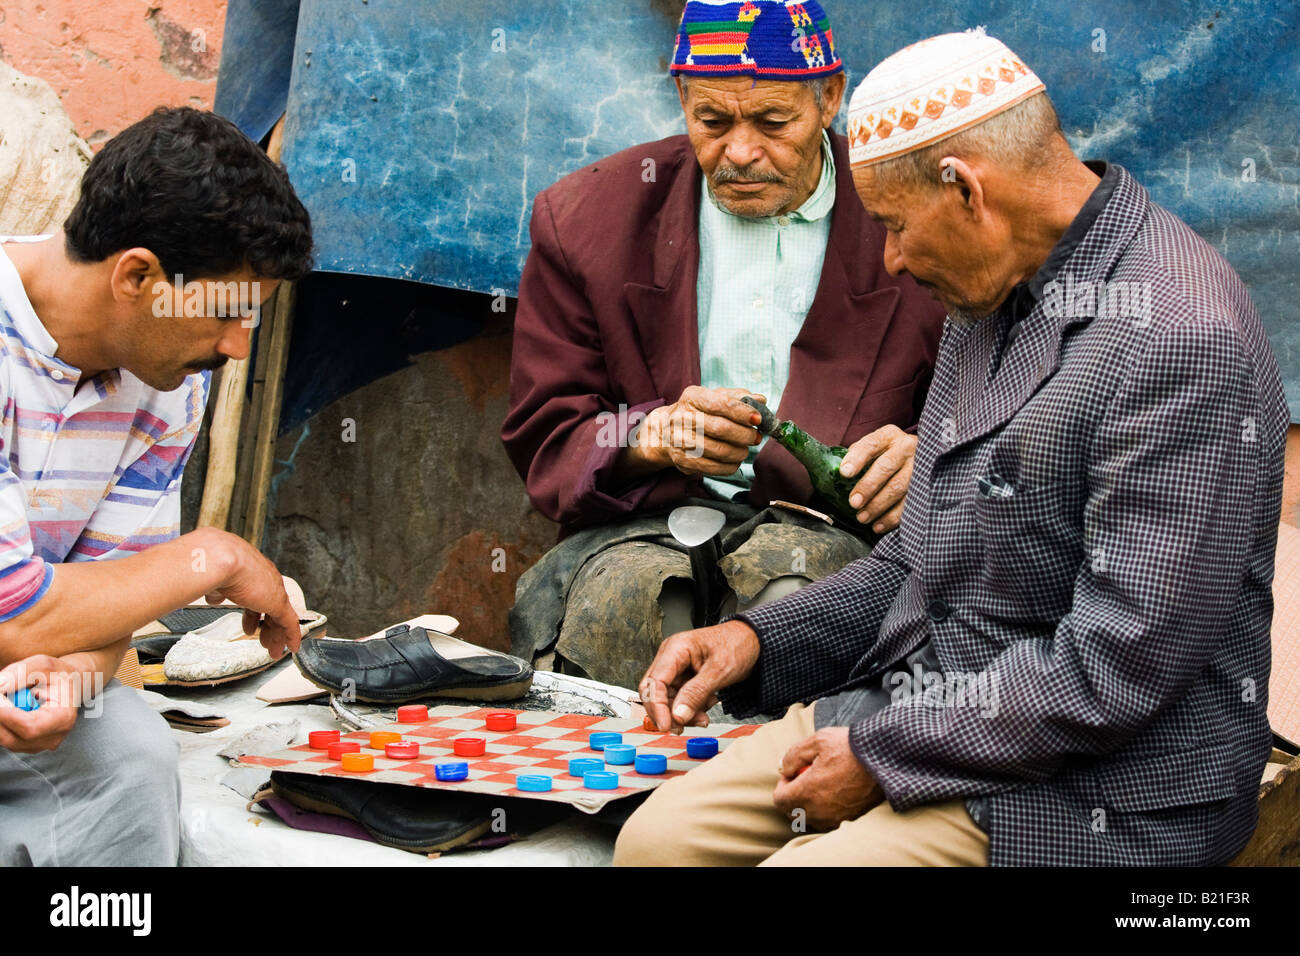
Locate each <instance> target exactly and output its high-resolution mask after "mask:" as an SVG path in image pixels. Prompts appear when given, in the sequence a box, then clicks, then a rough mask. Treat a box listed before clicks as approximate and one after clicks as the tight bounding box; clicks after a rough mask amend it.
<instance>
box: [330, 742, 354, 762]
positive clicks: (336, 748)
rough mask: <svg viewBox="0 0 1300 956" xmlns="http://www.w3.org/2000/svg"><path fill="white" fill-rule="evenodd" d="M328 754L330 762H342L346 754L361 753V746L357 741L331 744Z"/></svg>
mask: <svg viewBox="0 0 1300 956" xmlns="http://www.w3.org/2000/svg"><path fill="white" fill-rule="evenodd" d="M327 753H329V757H330V760H342V759H343V755H344V754H359V753H361V745H360V744H359V743H357V742H356V741H355V740H340V741H339V742H338V743H333V744H330V746H329V750H328V751H327Z"/></svg>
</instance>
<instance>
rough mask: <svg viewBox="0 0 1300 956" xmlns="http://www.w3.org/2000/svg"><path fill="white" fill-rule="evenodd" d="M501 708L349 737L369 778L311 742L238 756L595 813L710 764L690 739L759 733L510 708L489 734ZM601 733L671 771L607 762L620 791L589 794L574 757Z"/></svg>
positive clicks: (726, 739)
mask: <svg viewBox="0 0 1300 956" xmlns="http://www.w3.org/2000/svg"><path fill="white" fill-rule="evenodd" d="M501 710H502V708H500V707H455V706H450V705H447V706H441V707H432V708H430V709H429V719H428V720H426V721H424V722H422V723H418V724H402V723H393V724H384V725H382V726H372V727H367V728H366V729H365V730H358V731H354V732H353V733H348V734H344V735H343V736H342V739H343V740H355V741H356V742H357V743H359V744H361V752H362V753H365V754H371V755H373V756H374V758H375V768H374V770H371V771H367V772H365V773H356V772H351V771H346V770H344V769H343V768H342V766H341V765H340V763H339V761H337V760H331V759H330V758H329V756H328V755H327V754H326V753H325V752H324V751H321V750H312V749H311V747H309V746H307V745H306V744H301V745H299V746H297V747H290V748H289V749H287V750H280V751H276V752H275V753H269V754H245V755H243V756H242V757H240V758H239V764H240V765H241V766H252V767H266V768H268V769H271V770H277V771H281V772H284V773H310V774H315V775H316V776H320V777H349V778H352V779H357V780H374V781H376V782H379V783H400V784H405V785H406V786H411V787H432V788H435V789H438V790H461V791H465V792H469V793H490V794H498V795H505V796H511V797H529V798H535V799H538V800H555V801H560V802H562V803H569V804H572V805H573V806H575V807H578V808H579V809H580V810H585V811H587V812H588V813H595V812H596V811H597V810H599V809H600V808H601V807H603V806H604V805H605V804H607V803H609V802H610V801H611V800H617V799H619V798H620V797H626V796H630V795H631V794H634V793H640V792H642V791H644V790H651V789H653V788H655V787H657V786H659V784H661V783H663V782H664V781H665V780H669V779H671V778H673V777H678V776H681V775H682V774H684V773H686V772H687V771H688V770H691V769H693V768H695V767H698V766H699V765H700V764H702V763H704V762H705V761H704V760H698V759H695V758H692V757H688V756H687V755H686V740H687V738H688V737H716V738H717V739H718V750H719V752H721V751H722V750H724V749H726V747H727V746H728V745H729V744H730V743H731V742H732V741H734V740H736V739H737V738H740V737H748V736H749V735H750V734H752V733H753V732H754V731H755V730H757V729H758V727H757V725H754V724H741V725H735V724H713V725H712V726H710V727H687V728H686V729H685V730H684V731H683V732H682V735H681V736H674V735H673V734H661V733H657V732H655V731H648V730H645V729H644V728H643V727H642V725H641V724H640V723H639V722H637V721H634V720H629V719H627V718H620V717H597V716H591V715H588V714H556V713H551V712H549V711H540V710H522V711H512V713H515V714H516V716H517V722H518V726H517V727H516V728H515V729H514V730H509V731H500V730H488V729H486V727H485V726H484V719H485V718H486V716H487V715H488V714H490V713H497V712H500V711H501ZM376 730H392V731H396V732H398V733H400V734H401V735H402V739H403V740H406V741H416V742H417V743H419V745H420V756H419V757H418V758H416V759H414V760H392V759H390V758H388V757H385V756H384V752H383V750H374V749H371V747H370V746H369V738H370V734H371V732H373V731H376ZM601 731H613V732H615V733H619V734H622V735H623V743H624V744H630V745H632V746H634V747H636V751H637V753H639V754H640V753H661V754H663V755H664V756H665V757H667V758H668V770H667V772H665V773H662V774H656V775H654V776H649V775H644V774H639V773H637V772H636V769H635V767H634V765H628V766H614V765H609V764H607V765H606V766H605V769H606V770H608V771H611V772H617V773H618V775H619V786H618V789H616V790H588V789H586V788H585V787H584V786H583V785H582V780H581V779H579V778H577V777H570V776H569V760H570V758H572V757H597V758H602V759H603V755H602V754H601V753H600V752H599V751H594V750H592V749H591V748H590V747H589V746H588V740H587V738H588V736H589V735H590V734H593V733H597V732H601ZM457 737H482V738H483V739H484V740H485V741H486V742H487V748H486V750H487V752H486V753H485V754H484V755H483V756H482V757H459V756H456V755H455V754H454V753H453V752H452V741H453V740H454V739H455V738H457ZM445 760H463V761H465V762H466V763H468V764H469V776H468V777H467V778H466V779H464V780H457V781H442V780H439V779H438V778H437V777H436V776H435V775H434V766H435V764H436V763H439V762H443V761H445ZM519 774H546V775H547V776H549V777H551V778H552V784H551V786H552V789H551V790H550V791H547V792H545V793H533V792H525V791H522V790H519V789H518V788H517V787H516V786H515V777H516V776H518V775H519Z"/></svg>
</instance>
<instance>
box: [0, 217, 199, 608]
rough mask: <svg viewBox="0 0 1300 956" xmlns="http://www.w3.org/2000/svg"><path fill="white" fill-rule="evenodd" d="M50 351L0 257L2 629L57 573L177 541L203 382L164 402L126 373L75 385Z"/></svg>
mask: <svg viewBox="0 0 1300 956" xmlns="http://www.w3.org/2000/svg"><path fill="white" fill-rule="evenodd" d="M48 238H49V237H46V236H36V237H23V238H8V237H6V238H0V242H34V241H42V240H46V239H48ZM54 241H59V240H54ZM58 347H59V346H58V343H57V342H55V341H54V339H53V337H52V336H51V335H50V333H49V332H48V331H47V330H46V328H45V326H44V325H42V324H41V320H40V319H39V318H37V316H36V313H35V311H33V309H32V305H31V302H30V301H29V300H28V298H27V293H26V292H25V291H24V289H23V285H22V281H21V280H20V279H19V276H18V271H17V270H16V269H15V268H14V265H13V263H12V262H10V260H9V257H8V256H7V255H5V253H4V250H3V248H0V452H2V454H0V621H5V620H8V619H10V618H12V617H14V616H16V615H18V614H21V613H22V612H23V611H25V610H27V609H28V608H30V607H31V606H32V605H34V604H35V603H36V602H37V601H39V600H40V599H41V598H42V597H43V596H44V595H45V592H46V591H48V590H49V587H50V583H51V581H52V580H53V577H54V569H53V567H52V566H53V565H55V564H60V563H62V562H65V561H96V560H104V559H109V558H119V557H123V556H125V555H128V554H133V553H135V552H138V551H143V550H144V549H145V548H147V547H149V546H150V545H154V544H158V543H159V542H162V541H168V540H171V539H172V538H174V537H176V535H177V533H178V531H179V526H180V487H181V471H182V470H183V469H184V467H185V462H186V460H187V459H188V458H189V455H190V451H191V450H192V449H193V447H194V439H195V436H196V435H197V434H198V431H199V425H200V423H201V422H202V420H203V409H204V405H205V404H206V402H207V397H208V380H209V378H210V377H211V376H210V373H208V372H202V373H199V374H196V375H191V376H190V377H189V378H187V379H185V381H184V383H183V384H182V385H181V387H180V388H178V389H176V390H174V391H171V392H159V391H157V390H156V389H153V388H150V387H149V386H147V385H145V384H144V383H143V382H141V381H140V380H139V379H138V378H136V377H135V376H134V375H132V374H131V373H130V372H128V371H126V370H124V369H111V370H109V371H107V372H103V373H101V374H99V375H96V376H95V377H94V378H92V379H89V380H87V381H86V382H84V383H81V385H80V387H78V383H79V382H80V379H81V371H80V370H79V369H76V368H73V367H72V366H71V365H68V364H67V363H66V362H62V361H60V360H59V359H57V358H55V352H57V351H58Z"/></svg>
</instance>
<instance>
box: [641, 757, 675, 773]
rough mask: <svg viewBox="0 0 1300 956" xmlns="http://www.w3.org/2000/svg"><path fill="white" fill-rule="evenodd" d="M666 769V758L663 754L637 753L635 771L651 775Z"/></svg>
mask: <svg viewBox="0 0 1300 956" xmlns="http://www.w3.org/2000/svg"><path fill="white" fill-rule="evenodd" d="M667 769H668V758H667V757H665V756H664V755H663V754H637V755H636V772H637V773H643V774H646V775H647V776H650V777H653V776H655V775H656V774H661V773H664V772H665V771H667Z"/></svg>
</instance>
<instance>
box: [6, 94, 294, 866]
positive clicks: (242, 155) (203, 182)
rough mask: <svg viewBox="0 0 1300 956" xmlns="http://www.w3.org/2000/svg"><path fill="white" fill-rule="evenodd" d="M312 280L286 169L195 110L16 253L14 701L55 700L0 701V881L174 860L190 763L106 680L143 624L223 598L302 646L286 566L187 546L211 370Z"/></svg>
mask: <svg viewBox="0 0 1300 956" xmlns="http://www.w3.org/2000/svg"><path fill="white" fill-rule="evenodd" d="M310 266H311V227H310V223H309V219H308V216H307V212H306V210H305V209H304V208H303V206H302V204H301V203H300V202H299V201H298V199H297V197H296V196H295V195H294V192H293V188H292V187H291V186H290V184H289V181H288V177H287V176H286V174H285V173H284V170H283V169H282V168H281V167H278V166H277V165H275V164H274V163H272V162H271V161H270V160H269V159H268V158H267V156H266V155H265V153H263V152H262V151H261V150H260V149H259V148H258V147H257V146H256V144H254V143H252V142H250V141H249V140H248V139H247V138H246V137H245V136H244V135H243V134H242V133H240V132H239V130H238V129H236V128H235V127H234V126H233V125H232V124H230V123H229V122H227V121H226V120H223V119H221V118H219V117H217V116H214V115H213V114H211V113H203V112H200V111H197V110H193V109H164V110H158V111H157V112H155V113H154V114H152V115H151V116H149V117H147V118H146V119H144V120H142V121H140V122H139V123H137V124H135V125H134V126H132V127H130V128H129V129H127V130H125V131H123V132H122V133H121V134H119V135H118V136H116V137H114V138H113V139H112V140H111V141H109V142H108V143H107V144H106V145H105V146H104V148H103V150H102V151H101V152H100V153H99V154H98V155H97V156H96V157H95V159H94V161H93V162H92V163H91V164H90V167H89V169H87V171H86V174H85V177H84V178H83V180H82V195H81V198H80V200H79V201H78V204H77V206H76V208H75V209H74V210H73V212H72V214H71V216H69V218H68V220H67V222H66V223H65V224H64V235H63V236H46V237H28V238H23V239H11V240H5V241H3V244H0V448H3V452H4V454H3V455H2V456H0V668H2V669H0V694H4V695H7V696H8V697H15V696H16V695H17V692H19V691H21V690H24V689H28V688H30V689H32V690H33V691H34V692H35V696H36V698H37V699H38V700H39V702H40V704H41V706H40V707H39V708H38V709H36V710H33V711H23V710H19V709H18V708H16V707H13V706H10V705H9V703H8V701H7V700H0V865H6V864H23V863H34V864H54V865H61V864H73V863H75V864H83V865H84V864H89V865H104V864H111V865H123V864H170V863H175V862H176V858H177V854H178V850H179V815H178V811H179V786H178V780H177V774H176V745H175V743H174V742H173V741H172V740H171V739H170V735H169V732H168V730H167V727H166V724H165V723H164V722H163V721H162V720H161V718H159V717H158V716H157V715H156V714H154V713H153V712H152V711H151V710H149V708H148V707H147V706H146V705H145V704H144V703H143V701H141V700H140V699H139V697H138V696H137V695H136V694H135V693H134V692H133V691H131V690H130V689H129V688H124V687H122V686H121V685H120V684H118V683H117V682H116V681H111V680H110V678H111V677H112V675H113V673H114V672H115V671H116V669H117V666H118V664H119V662H120V660H121V657H122V654H123V652H124V651H125V650H126V648H127V647H128V646H129V642H130V635H131V633H132V632H133V631H134V630H135V629H136V628H138V627H139V626H141V625H142V624H145V623H147V622H148V621H150V620H153V619H155V618H157V617H158V616H159V615H160V614H164V613H166V612H168V611H170V610H173V609H175V608H177V607H181V606H184V605H185V604H188V603H190V602H192V601H194V600H196V599H197V598H199V597H200V596H203V595H208V596H211V597H212V598H213V599H214V600H217V599H220V598H230V599H231V600H233V601H234V602H235V603H237V604H239V605H240V606H241V607H244V608H246V609H247V612H246V614H245V620H244V624H245V629H246V630H247V631H248V632H249V633H251V632H252V631H253V630H254V629H255V628H256V627H257V626H259V625H260V627H261V639H262V643H263V644H265V645H266V646H267V647H268V648H269V649H270V650H271V652H272V654H273V655H275V656H280V655H282V654H283V653H284V651H285V649H286V648H288V649H296V648H297V645H298V641H299V639H300V634H299V630H298V623H297V615H296V614H295V613H294V611H293V609H292V608H291V606H290V603H289V599H288V596H287V595H286V594H285V591H284V586H283V583H282V580H281V577H280V575H279V573H278V572H277V571H276V569H275V567H274V565H272V564H271V562H270V561H268V560H267V559H266V558H265V557H263V556H262V555H261V554H259V553H258V552H257V551H256V550H255V549H254V548H252V547H250V546H249V545H248V544H246V543H245V542H243V541H242V540H241V539H239V538H237V537H235V536H234V535H230V534H226V533H224V532H219V531H216V530H214V529H211V528H205V529H199V530H197V531H195V532H192V533H191V534H188V535H184V536H182V537H177V534H178V530H179V528H178V525H179V519H180V481H181V473H182V471H183V469H184V467H185V463H186V461H187V459H188V458H189V454H190V451H191V450H192V448H193V444H194V439H195V436H196V435H197V434H198V430H199V426H200V423H201V420H202V417H203V409H204V404H205V402H206V400H207V395H208V384H209V377H210V371H211V370H212V369H214V368H217V367H219V366H221V365H222V364H223V363H224V362H225V361H226V360H227V359H229V358H235V359H242V358H245V357H246V356H247V355H248V350H249V336H250V334H251V331H250V330H251V328H252V326H253V325H254V324H255V323H254V322H253V321H252V319H253V317H254V316H255V314H256V310H257V307H258V306H259V305H260V303H261V302H262V301H264V300H265V299H266V298H267V297H268V296H269V295H270V294H271V293H272V292H274V290H275V287H276V285H277V284H278V282H279V281H281V280H283V279H295V278H298V277H300V276H302V275H303V274H305V273H306V272H307V271H308V270H309V269H310Z"/></svg>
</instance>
